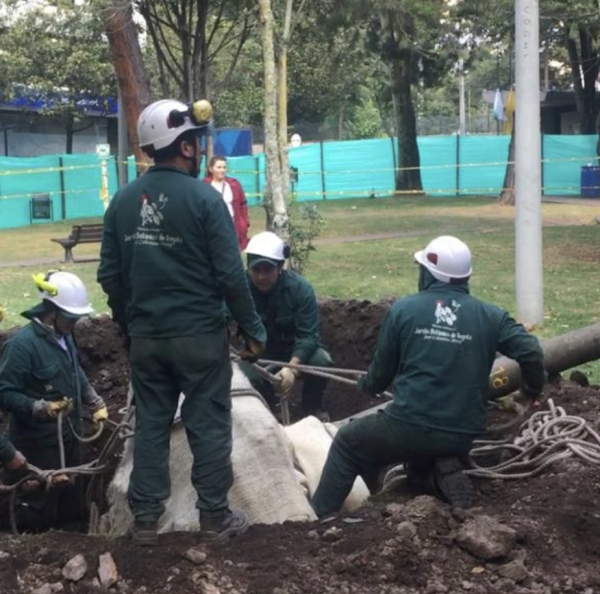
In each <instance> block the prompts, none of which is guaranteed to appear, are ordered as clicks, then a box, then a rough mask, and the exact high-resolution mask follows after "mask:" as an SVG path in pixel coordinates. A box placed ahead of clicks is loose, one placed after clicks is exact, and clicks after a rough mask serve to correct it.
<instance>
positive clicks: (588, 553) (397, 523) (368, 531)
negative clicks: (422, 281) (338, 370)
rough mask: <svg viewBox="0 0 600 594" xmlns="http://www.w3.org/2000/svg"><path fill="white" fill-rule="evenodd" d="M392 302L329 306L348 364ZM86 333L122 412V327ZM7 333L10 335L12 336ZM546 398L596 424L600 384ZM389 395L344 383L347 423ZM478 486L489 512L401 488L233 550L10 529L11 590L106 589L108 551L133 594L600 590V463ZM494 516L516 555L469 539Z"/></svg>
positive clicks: (3, 580) (252, 533) (101, 383)
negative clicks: (78, 568)
mask: <svg viewBox="0 0 600 594" xmlns="http://www.w3.org/2000/svg"><path fill="white" fill-rule="evenodd" d="M388 307H389V302H379V303H370V302H367V301H338V300H322V301H321V330H322V340H323V343H324V344H325V345H326V346H327V347H328V348H329V349H330V351H331V354H332V356H333V358H334V359H335V363H336V366H338V367H346V368H353V369H365V368H366V366H367V364H368V362H369V359H370V357H371V355H372V353H373V349H374V345H375V342H376V339H377V333H378V330H379V326H380V324H381V321H382V319H383V315H384V314H385V312H386V311H387V308H388ZM76 337H77V342H78V346H79V351H80V355H81V362H82V365H83V367H84V369H85V370H86V372H87V373H88V376H89V378H90V380H91V381H92V383H93V384H94V386H95V387H96V389H97V390H98V392H99V393H100V394H102V395H103V396H104V397H105V399H106V400H107V403H108V405H109V409H110V411H111V417H112V418H114V419H118V418H119V415H118V411H119V409H121V408H122V407H123V405H124V403H125V398H126V394H127V386H128V363H127V355H126V352H125V351H124V349H123V347H122V344H121V341H120V337H119V334H118V332H117V329H116V327H115V326H114V324H113V323H112V322H111V321H110V319H109V318H107V317H99V318H95V319H92V320H89V321H85V322H81V323H80V325H78V328H77V330H76ZM5 339H6V334H3V335H0V342H3V341H4V340H5ZM545 396H546V397H552V398H553V399H554V402H555V403H556V404H558V405H560V406H562V407H563V408H565V409H566V410H567V412H568V413H570V414H574V415H580V416H582V417H584V418H585V419H586V420H587V421H589V422H592V423H595V422H596V421H597V419H598V410H599V409H600V393H599V391H598V386H589V387H581V386H578V385H576V384H574V383H572V382H569V381H566V380H565V381H563V380H562V379H560V378H557V380H556V381H555V382H553V383H552V384H551V385H550V386H549V387H548V388H547V390H546V392H545ZM296 401H297V398H296ZM378 403H380V401H379V400H376V399H371V398H368V397H366V396H364V395H362V394H360V393H358V392H357V391H356V390H353V389H348V388H345V387H344V386H341V387H340V385H339V384H336V385H333V384H331V385H330V386H329V387H328V391H327V404H328V409H329V411H330V413H331V415H332V417H333V418H334V419H340V418H344V417H346V416H349V415H351V414H353V413H355V412H357V411H360V410H363V409H365V408H368V407H370V406H373V405H374V404H378ZM294 404H295V406H293V407H292V413H293V414H295V415H297V412H298V408H297V403H296V402H294ZM476 486H477V502H476V507H475V508H474V509H472V510H469V511H468V512H460V513H459V512H457V511H455V510H451V509H450V508H449V507H448V506H446V505H445V504H442V503H440V502H437V501H436V500H434V499H432V498H429V497H427V496H422V495H421V496H419V494H416V493H414V492H410V491H409V490H408V489H407V488H406V487H400V488H399V489H398V490H397V491H395V492H393V493H387V494H385V495H379V496H376V497H373V498H372V499H371V501H370V502H369V503H368V504H367V505H365V506H364V507H363V508H361V510H359V511H358V512H355V513H353V514H352V515H351V516H342V517H339V518H335V519H332V520H330V521H326V522H321V523H319V522H315V523H312V524H294V523H289V524H284V525H276V526H252V527H251V528H250V529H249V531H248V532H247V533H246V534H245V535H243V536H242V537H239V538H237V539H235V540H233V541H232V542H231V543H228V544H227V545H220V546H219V545H210V546H207V545H198V544H197V543H196V539H195V536H194V535H193V534H184V533H173V534H166V535H162V536H161V537H160V544H159V546H158V547H155V548H151V549H139V548H136V547H133V546H132V545H131V544H130V543H129V542H128V541H127V539H126V538H119V539H106V538H102V537H96V536H86V535H84V534H78V533H73V532H66V531H53V532H48V533H45V534H41V535H23V536H18V537H15V536H12V535H10V534H1V535H0V593H1V594H4V593H6V594H8V593H17V592H19V593H33V592H36V593H37V594H51V593H52V592H69V593H75V594H83V593H87V592H99V591H102V589H101V588H100V585H99V583H98V579H97V570H98V563H99V556H100V555H102V554H104V553H107V552H110V554H111V555H112V557H113V559H114V562H115V564H116V568H117V571H118V581H117V582H116V584H114V585H113V586H112V587H111V589H110V591H114V592H125V593H131V594H133V593H135V594H143V593H145V594H155V593H156V594H158V593H159V592H171V593H173V594H192V593H201V594H217V593H219V592H220V593H223V594H224V593H228V594H236V593H237V594H296V593H297V594H300V593H307V594H313V593H314V594H320V593H332V594H333V593H336V594H337V593H340V594H362V593H369V594H371V593H374V594H387V593H389V594H417V593H419V594H421V593H423V594H433V593H436V592H441V593H444V592H446V593H449V594H457V593H463V592H471V593H475V594H500V593H505V592H515V593H518V594H530V593H538V594H562V593H563V592H565V593H566V592H577V593H582V594H600V466H594V465H591V464H587V463H582V462H580V461H577V460H576V459H570V460H567V461H563V462H560V463H556V464H554V465H552V466H551V467H549V468H548V469H547V470H546V471H545V472H544V473H543V474H541V475H540V476H538V477H535V478H530V479H525V480H515V481H483V480H480V481H478V482H477V484H476ZM481 515H486V516H491V517H492V518H494V519H495V520H496V521H497V522H500V523H502V524H504V525H506V526H509V527H510V528H512V529H513V530H515V531H516V544H515V545H514V546H513V548H512V549H511V550H510V551H508V552H505V553H504V554H503V556H502V557H499V558H493V559H488V560H484V559H481V558H478V557H476V556H474V555H473V554H471V553H469V552H467V551H466V550H464V549H463V548H461V547H460V546H459V545H458V544H457V540H456V535H457V531H459V530H460V528H461V526H462V525H463V524H464V523H465V522H468V521H469V519H470V518H472V517H477V516H481ZM191 547H195V548H196V549H199V550H201V551H203V552H204V553H205V557H204V556H200V558H199V559H197V563H193V562H191V561H189V560H187V559H186V558H184V557H183V554H184V553H185V552H186V551H188V549H190V548H191ZM77 554H83V555H84V557H85V559H86V561H87V564H88V569H87V572H86V574H85V576H84V577H83V578H82V579H81V580H79V581H77V582H71V581H69V580H67V579H65V578H64V577H63V574H62V568H63V567H64V565H65V563H66V562H67V561H68V560H69V559H71V558H72V557H74V556H75V555H77ZM507 567H508V569H507ZM515 567H517V569H518V570H517V571H514V568H515ZM511 568H512V570H511ZM522 568H524V570H523V569H522Z"/></svg>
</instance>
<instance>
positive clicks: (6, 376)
mask: <svg viewBox="0 0 600 594" xmlns="http://www.w3.org/2000/svg"><path fill="white" fill-rule="evenodd" d="M41 312H42V308H41V307H39V306H38V307H35V308H33V309H30V310H29V311H26V312H24V313H23V314H22V315H23V316H24V317H26V318H28V319H32V318H34V317H36V316H37V315H39V314H41ZM65 342H66V345H67V351H68V352H67V351H65V350H64V349H63V348H62V347H61V346H60V344H58V342H57V341H56V339H55V338H54V336H53V334H52V333H51V332H50V331H49V330H48V329H47V328H46V327H44V326H43V325H42V324H40V323H38V322H37V321H34V320H33V319H32V321H31V322H30V323H29V324H27V325H26V326H24V327H23V328H21V329H20V330H19V331H18V332H17V333H16V334H15V335H13V336H11V337H10V338H9V339H8V340H7V341H6V343H5V344H4V347H3V349H2V355H1V356H0V408H2V410H4V411H6V412H8V413H9V414H10V420H9V437H10V439H11V441H12V442H13V443H14V444H15V446H16V447H17V448H20V447H25V446H27V447H30V446H40V447H43V446H50V445H56V444H57V443H58V433H57V423H56V420H54V419H49V420H40V419H35V418H34V417H33V416H32V410H33V403H34V402H35V401H36V400H39V399H43V400H46V401H51V400H62V399H63V398H64V397H66V398H71V399H72V400H73V405H74V408H73V411H72V412H71V413H70V414H69V415H68V417H67V416H64V417H63V426H62V434H63V439H65V440H69V439H73V435H72V431H71V428H70V426H69V422H68V421H69V420H70V422H71V424H72V425H73V428H74V429H75V430H76V431H78V432H79V431H80V427H81V407H82V404H83V403H85V404H88V405H90V406H91V407H92V408H93V409H97V408H99V407H100V406H102V405H103V404H104V403H103V401H102V399H101V398H100V397H99V396H98V395H97V394H96V391H95V390H94V388H93V387H92V386H91V385H90V383H89V381H88V379H87V377H86V375H85V373H84V371H83V369H82V368H81V366H80V365H79V362H78V360H77V349H76V347H75V343H74V341H73V337H72V336H70V335H69V336H66V337H65Z"/></svg>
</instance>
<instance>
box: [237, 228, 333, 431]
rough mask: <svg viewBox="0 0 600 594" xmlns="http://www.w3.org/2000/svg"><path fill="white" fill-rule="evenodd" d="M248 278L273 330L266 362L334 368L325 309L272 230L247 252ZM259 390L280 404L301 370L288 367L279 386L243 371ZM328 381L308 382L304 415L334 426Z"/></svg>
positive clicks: (253, 241) (252, 242)
mask: <svg viewBox="0 0 600 594" xmlns="http://www.w3.org/2000/svg"><path fill="white" fill-rule="evenodd" d="M246 256H247V260H248V278H249V280H250V288H251V290H252V297H253V298H254V302H255V303H256V309H257V310H258V313H259V315H260V317H261V319H262V322H263V324H264V325H265V328H266V329H267V349H266V352H265V357H266V358H267V359H274V360H277V361H283V362H286V363H291V364H292V365H298V364H305V365H317V366H320V367H331V366H332V364H333V362H332V360H331V357H330V355H329V353H328V352H327V351H326V350H325V349H324V348H323V345H322V344H321V341H320V335H319V308H318V305H317V298H316V296H315V292H314V291H313V288H312V287H311V286H310V284H309V283H308V281H307V280H306V279H305V278H304V277H303V276H301V275H299V274H297V273H296V272H293V271H289V270H284V269H283V264H284V262H285V259H286V258H287V257H288V256H289V248H288V246H286V245H284V243H283V241H282V240H281V239H280V238H279V237H278V236H277V235H276V234H275V233H272V232H270V231H263V232H262V233H258V234H257V235H255V236H254V237H252V239H250V241H249V243H248V246H247V247H246ZM243 369H244V371H245V373H246V375H248V377H249V378H250V381H251V382H252V384H253V385H254V387H255V388H256V389H257V390H258V391H259V392H260V393H261V394H262V395H263V397H264V398H265V400H267V402H268V403H269V405H270V406H271V407H272V408H274V406H275V405H276V398H275V396H276V395H277V396H280V397H285V396H288V395H289V394H290V392H291V390H292V388H293V387H294V384H295V381H296V378H297V377H299V373H298V371H297V370H295V369H293V368H291V367H282V368H281V369H280V370H279V372H278V373H277V377H278V379H279V385H276V386H275V387H273V385H272V384H271V383H269V382H268V381H266V380H264V379H263V378H262V377H261V376H259V375H257V373H256V372H255V371H253V370H252V368H251V367H250V366H243ZM326 386H327V380H326V379H324V378H321V377H316V376H314V375H309V376H307V377H305V378H304V382H303V386H302V413H303V414H304V415H305V416H306V415H314V416H316V417H317V418H319V419H320V420H322V421H328V420H329V415H328V414H327V411H326V410H325V407H324V404H323V395H324V392H325V388H326Z"/></svg>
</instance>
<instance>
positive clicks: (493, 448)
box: [465, 398, 600, 480]
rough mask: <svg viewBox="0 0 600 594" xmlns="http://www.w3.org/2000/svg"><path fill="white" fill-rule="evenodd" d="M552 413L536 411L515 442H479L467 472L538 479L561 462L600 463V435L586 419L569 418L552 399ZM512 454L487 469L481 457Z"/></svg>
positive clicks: (471, 456) (550, 401)
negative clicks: (534, 477)
mask: <svg viewBox="0 0 600 594" xmlns="http://www.w3.org/2000/svg"><path fill="white" fill-rule="evenodd" d="M547 403H548V410H542V411H538V412H535V413H533V414H532V415H531V417H529V419H528V420H527V421H525V422H524V423H522V425H521V427H520V430H519V434H518V435H517V437H516V438H514V439H512V440H501V441H492V440H475V441H474V442H473V448H472V449H471V453H470V458H471V464H472V466H473V468H472V469H469V470H466V471H465V473H466V474H468V475H470V476H476V477H481V478H487V479H501V480H512V479H520V478H528V477H532V476H537V475H538V474H540V473H541V472H543V471H544V469H546V468H547V467H548V466H550V465H551V464H553V463H554V462H557V461H559V460H565V459H567V458H572V457H574V456H575V457H578V458H580V459H582V460H584V461H586V462H590V463H591V464H600V435H599V434H598V432H597V431H596V430H595V429H594V428H593V427H592V426H591V425H590V424H589V423H588V422H587V421H586V420H585V419H583V418H582V417H578V416H574V415H569V414H567V413H566V412H565V410H564V409H563V408H562V407H560V406H556V405H555V404H554V401H553V400H552V399H551V398H549V399H548V401H547ZM493 453H500V454H502V453H508V454H511V456H512V457H511V458H510V459H509V460H506V461H504V462H501V463H499V464H496V465H494V466H489V467H484V466H482V465H479V464H478V463H477V461H476V460H477V458H481V457H482V456H489V455H490V454H493Z"/></svg>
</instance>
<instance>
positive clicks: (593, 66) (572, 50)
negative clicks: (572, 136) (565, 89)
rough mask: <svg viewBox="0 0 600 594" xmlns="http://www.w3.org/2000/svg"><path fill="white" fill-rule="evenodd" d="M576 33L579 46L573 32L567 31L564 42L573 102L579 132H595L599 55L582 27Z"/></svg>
mask: <svg viewBox="0 0 600 594" xmlns="http://www.w3.org/2000/svg"><path fill="white" fill-rule="evenodd" d="M577 33H578V35H579V48H578V47H577V42H576V40H575V39H574V37H573V34H574V32H567V34H566V39H565V43H566V46H567V51H568V54H569V62H570V63H571V76H572V80H573V90H574V91H575V103H576V105H577V112H578V113H579V131H580V133H581V134H596V118H597V117H598V101H597V96H596V81H597V79H598V72H599V67H600V64H599V56H598V52H597V51H596V50H595V49H594V44H593V40H592V39H591V37H590V35H589V33H588V32H587V31H586V30H585V29H583V28H579V29H578V30H577Z"/></svg>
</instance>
